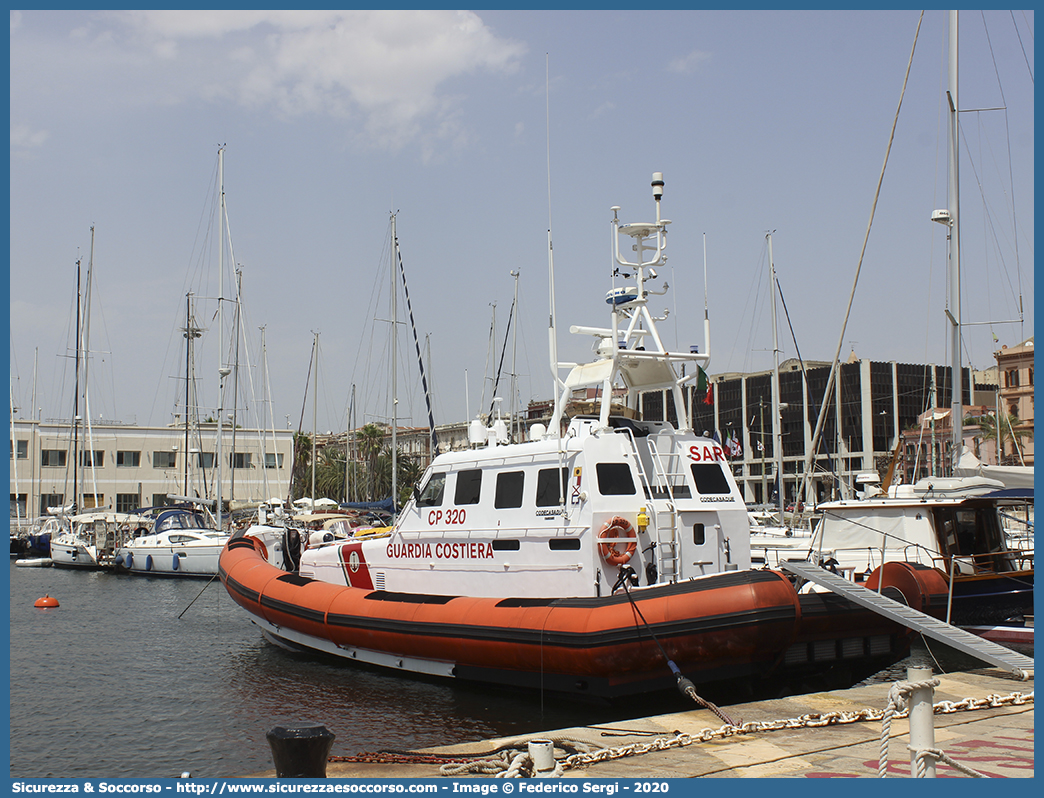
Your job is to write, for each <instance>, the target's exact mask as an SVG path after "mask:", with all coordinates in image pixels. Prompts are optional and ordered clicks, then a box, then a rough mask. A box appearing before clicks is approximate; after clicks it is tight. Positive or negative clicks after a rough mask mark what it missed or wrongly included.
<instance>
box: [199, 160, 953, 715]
mask: <svg viewBox="0 0 1044 798" xmlns="http://www.w3.org/2000/svg"><path fill="white" fill-rule="evenodd" d="M663 185H664V181H663V176H662V175H661V174H660V173H654V175H653V181H652V188H653V198H654V200H655V210H656V215H655V221H653V222H646V223H636V224H622V223H621V222H620V221H619V219H618V216H617V212H618V211H619V208H614V209H613V217H612V220H611V225H612V229H613V231H614V235H613V253H612V255H613V258H614V260H615V261H616V262H617V263H618V264H620V265H621V266H623V267H626V268H625V271H627V272H629V273H631V274H633V275H634V276H635V278H636V284H635V285H634V286H631V287H628V288H627V289H626V290H624V291H622V292H621V291H620V290H619V289H614V290H611V291H610V292H609V294H608V295H607V297H606V304H607V306H608V311H609V326H608V327H586V326H575V327H572V328H570V329H571V332H573V333H576V334H581V335H585V336H592V337H594V338H595V350H596V355H595V359H594V360H593V361H592V362H589V363H582V364H578V365H571V364H570V365H571V369H570V371H569V372H568V375H567V376H566V377H565V378H564V379H563V378H561V377H559V376H558V370H559V363H558V362H557V357H556V355H555V352H556V351H557V348H556V346H555V345H552V347H551V355H552V357H551V366H552V373H553V374H554V375H555V376H556V383H557V387H556V400H555V405H554V411H553V413H552V416H551V419H550V422H549V424H548V425H547V426H546V427H544V426H543V425H534V426H533V427H532V428H531V429H530V431H529V436H528V440H526V441H519V442H510V441H506V439H507V436H506V435H502V434H500V433H499V432H498V431H497V430H495V429H488V430H487V431H486V432H487V434H486V436H485V442H484V445H483V446H481V447H476V448H473V449H471V450H467V451H455V452H446V453H442V454H439V455H438V456H436V457H435V458H434V460H433V461H432V463H431V465H430V466H429V467H428V469H427V470H426V472H425V474H424V475H423V477H422V478H421V481H420V483H419V485H418V487H417V489H416V490H415V491H414V493H413V496H412V497H411V498H410V499H409V501H408V502H407V503H406V505H405V506H404V507H403V509H402V512H401V513H400V514H399V516H398V519H397V521H396V523H395V526H394V527H393V528H391V529H388V530H386V531H385V532H384V533H383V534H370V535H366V536H355V537H353V538H351V539H348V540H345V541H341V542H337V543H335V544H332V545H327V546H320V547H315V548H308V549H305V550H304V551H302V552H301V554H300V558H299V560H298V561H297V562H296V563H294V566H293V567H282V568H281V567H277V566H276V565H274V564H272V563H270V562H269V561H267V560H266V555H267V554H268V553H269V552H270V551H271V550H272V548H273V546H275V545H280V544H281V543H282V539H281V538H280V537H279V533H280V532H281V530H273V533H274V536H273V537H266V531H267V530H265V529H263V528H260V527H253V528H251V529H250V530H245V531H242V532H237V533H234V534H233V537H232V539H231V540H230V541H229V543H228V545H227V547H226V548H225V550H224V551H223V552H222V554H221V560H220V575H221V580H222V582H223V584H224V586H225V589H226V590H227V592H228V594H229V596H230V597H231V598H232V599H233V601H235V602H236V603H237V604H238V605H239V606H240V607H241V608H242V609H243V610H244V611H245V612H246V613H247V615H248V617H249V618H250V620H251V621H252V622H253V623H254V624H256V625H257V626H258V627H259V628H260V630H261V631H262V634H263V635H264V636H265V637H266V638H268V639H269V640H272V641H273V642H275V643H277V644H279V645H281V646H284V647H288V648H291V649H294V650H304V651H311V652H322V653H324V654H331V655H334V656H337V657H340V658H343V659H344V660H345V661H347V662H355V663H368V664H371V665H377V666H381V667H384V668H387V669H390V670H391V671H393V672H399V673H413V674H423V675H426V676H439V677H443V678H447V679H459V680H466V681H473V682H482V683H490V684H499V685H510V686H516V687H524V688H531V689H540V690H549V691H554V692H560V693H566V694H570V695H574V696H598V697H605V698H615V697H622V696H631V695H636V694H642V693H646V692H650V691H656V690H662V689H667V688H671V687H675V686H677V687H679V688H681V689H684V685H686V684H688V685H690V686H691V683H693V682H694V683H698V684H721V683H724V682H731V683H734V684H735V683H740V684H742V685H743V686H744V687H745V688H746V689H750V690H752V691H755V692H757V691H761V690H767V689H772V690H778V689H780V685H781V684H783V683H785V682H787V681H789V680H791V679H795V678H801V677H813V678H817V679H819V680H820V684H822V683H824V682H823V681H822V680H824V679H827V678H828V677H829V676H833V677H837V678H840V679H842V680H844V681H847V680H848V679H850V678H851V677H852V676H854V675H856V674H857V673H863V672H865V673H867V674H869V673H872V672H874V671H876V670H878V669H879V668H880V667H881V665H882V663H886V662H892V661H895V659H897V658H899V657H900V656H902V655H903V653H904V652H905V651H906V649H907V644H908V641H909V638H908V635H907V633H906V631H905V630H904V629H902V628H901V627H900V626H898V625H896V624H895V623H893V622H891V621H889V620H887V619H885V618H883V617H881V616H878V615H876V614H874V613H872V612H870V611H869V610H866V609H863V608H861V607H858V606H857V605H855V604H854V603H850V602H848V601H847V600H845V599H840V598H835V597H824V596H822V595H820V594H817V593H810V594H799V593H798V591H797V590H796V589H795V588H794V586H793V584H792V583H791V581H790V580H789V579H787V577H786V576H785V575H784V574H783V573H780V572H778V571H772V570H768V569H752V568H751V562H750V541H749V534H750V533H749V526H748V523H747V514H746V506H745V504H744V502H743V497H742V495H741V493H740V491H739V488H738V486H737V484H736V481H735V478H734V477H733V475H732V473H731V469H730V468H729V467H728V463H727V462H726V458H725V453H724V451H723V449H722V448H721V446H720V445H718V444H717V443H716V442H715V441H714V440H712V439H710V438H706V437H704V436H701V435H697V434H695V433H694V431H693V430H692V428H691V424H690V423H689V422H688V421H687V420H686V419H685V418H684V415H685V414H684V413H680V414H679V418H680V420H679V425H678V426H677V427H675V426H674V425H672V424H671V423H669V422H667V421H653V420H646V419H644V418H643V417H642V413H641V411H640V399H641V395H642V394H643V393H644V392H646V391H650V390H657V391H659V390H666V391H670V392H671V393H672V394H673V396H674V399H675V402H676V407H678V408H683V407H685V405H684V402H683V397H684V395H683V390H682V388H683V386H684V385H685V384H686V383H687V382H688V381H689V380H691V379H693V377H695V376H696V373H695V370H693V374H691V375H690V376H685V375H684V374H683V375H681V376H679V374H678V372H677V369H676V366H677V365H678V364H679V363H686V362H688V363H699V362H705V360H706V358H707V357H708V354H707V353H702V354H700V353H694V352H689V351H685V352H679V351H673V350H668V349H667V348H665V346H664V344H663V340H662V339H661V337H660V335H659V332H658V330H657V326H656V319H655V318H654V317H653V316H652V315H651V314H650V313H649V310H648V304H649V302H650V298H649V295H650V294H660V293H663V292H662V291H653V290H652V289H651V287H650V285H649V282H650V281H651V280H655V279H656V277H655V270H656V268H662V264H663V262H664V258H665V257H666V255H665V250H666V228H667V225H668V224H669V222H668V220H665V219H662V218H661V215H660V200H661V197H662V195H663ZM621 241H623V242H625V245H624V247H622V248H621V246H620V244H621ZM631 251H634V252H636V253H637V261H636V262H628V261H627V260H626V259H625V257H624V255H623V254H622V252H631ZM553 283H554V280H553V276H552V279H551V284H552V297H553ZM551 306H552V309H553V307H554V303H553V301H552V304H551ZM551 319H552V327H551V335H550V337H551V339H552V341H553V338H554V327H553V319H554V313H553V312H552V313H551ZM588 389H591V391H592V392H597V394H598V397H597V398H596V399H595V401H594V404H593V407H591V408H590V412H588V409H587V408H584V407H579V406H576V405H573V403H572V399H573V396H574V394H580V393H583V394H584V395H585V396H586V395H588ZM584 404H586V403H584ZM268 559H271V558H270V557H269V558H268ZM902 570H903V572H904V574H905V576H906V577H907V579H908V581H907V582H906V587H905V588H896V587H893V586H892V583H891V582H889V584H888V585H886V586H885V587H884V591H885V593H886V594H888V593H891V594H892V595H893V596H896V597H902V600H903V601H906V602H910V603H911V604H912V605H913V606H915V607H917V608H919V609H925V610H930V611H933V612H938V611H939V609H940V607H939V605H938V604H937V603H936V600H937V599H938V597H939V596H941V595H942V594H943V593H944V587H943V584H942V580H941V578H940V576H939V575H938V573H937V572H936V571H933V570H931V569H918V568H913V567H911V568H909V569H902ZM907 594H908V595H907ZM857 678H858V676H857ZM689 680H691V682H690V681H689ZM847 683H848V684H851V682H850V681H847Z"/></svg>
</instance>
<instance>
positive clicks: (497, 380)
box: [489, 300, 515, 418]
mask: <svg viewBox="0 0 1044 798" xmlns="http://www.w3.org/2000/svg"><path fill="white" fill-rule="evenodd" d="M514 313H515V301H514V300H511V309H510V310H509V311H508V320H507V326H506V327H504V346H502V347H501V348H500V364H499V365H498V366H497V376H496V378H495V379H494V380H493V397H492V399H491V401H490V404H489V417H490V418H493V406H494V405H495V404H496V398H497V388H498V387H499V386H500V375H501V373H502V372H503V370H504V355H505V354H507V344H508V331H509V330H510V329H511V318H512V316H514Z"/></svg>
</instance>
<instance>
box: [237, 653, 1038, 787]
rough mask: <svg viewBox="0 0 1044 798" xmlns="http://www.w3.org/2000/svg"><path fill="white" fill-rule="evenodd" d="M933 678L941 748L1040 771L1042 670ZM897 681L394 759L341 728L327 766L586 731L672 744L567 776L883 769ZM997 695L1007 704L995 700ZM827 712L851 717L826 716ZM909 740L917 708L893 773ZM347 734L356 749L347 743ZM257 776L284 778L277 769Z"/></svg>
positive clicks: (994, 771)
mask: <svg viewBox="0 0 1044 798" xmlns="http://www.w3.org/2000/svg"><path fill="white" fill-rule="evenodd" d="M935 678H937V679H938V680H939V685H938V686H937V687H936V688H935V691H934V702H935V704H936V705H938V704H939V703H940V702H951V703H950V704H949V705H948V706H949V707H950V708H954V709H955V711H951V712H947V713H942V714H940V713H938V712H936V714H935V715H934V745H935V748H936V749H939V750H941V751H942V752H943V753H944V754H946V755H947V756H949V757H950V758H952V759H953V760H955V761H956V762H957V763H958V764H960V765H963V766H965V767H967V768H971V769H972V770H974V771H977V772H979V773H981V774H983V775H986V776H991V777H1008V778H1012V777H1017V778H1028V777H1032V776H1033V775H1034V762H1033V707H1034V705H1033V699H1032V694H1033V681H1032V680H1030V681H1019V680H1017V679H1015V678H1014V677H1011V676H1009V675H1008V674H1006V673H1004V672H1003V671H999V670H994V669H988V670H978V671H966V672H959V673H953V674H945V675H938V676H936V677H935ZM891 687H892V685H891V684H875V685H870V686H866V687H856V688H851V689H847V690H838V691H831V692H824V693H811V694H807V695H800V696H791V697H788V698H781V699H775V700H770V701H758V702H754V703H749V704H737V705H733V706H729V707H727V708H724V709H725V711H726V712H727V714H728V715H729V717H731V718H732V719H734V720H735V722H736V724H737V725H739V726H742V725H743V724H754V726H764V725H766V724H768V723H769V722H771V721H780V720H790V721H791V722H790V723H789V724H786V726H785V727H784V728H778V729H775V730H769V729H762V730H755V731H751V732H749V733H744V734H733V735H731V736H722V735H720V734H719V735H715V734H714V733H713V732H714V730H720V729H721V727H722V725H723V724H722V721H721V720H720V719H719V718H718V717H717V716H715V715H714V714H713V713H712V712H710V711H709V710H706V709H692V710H688V711H682V712H676V713H672V714H668V715H657V716H651V717H644V718H636V719H633V720H627V721H620V722H618V723H614V724H611V725H609V724H605V725H599V726H585V727H577V728H571V729H559V730H554V731H534V732H533V733H532V734H525V735H518V736H514V737H507V738H501V739H495V740H483V741H478V742H464V743H459V742H458V743H452V742H450V741H448V742H447V745H444V746H439V747H437V748H428V749H423V750H419V751H416V752H414V753H415V754H416V756H415V757H403V756H390V757H386V759H387V760H389V761H385V762H373V761H369V762H365V761H344V760H343V759H340V758H357V757H356V755H357V754H358V753H360V752H358V751H353V750H351V748H350V741H351V737H350V735H344V736H340V737H338V744H337V746H336V747H335V748H334V750H333V751H332V752H331V757H332V759H331V761H330V763H329V766H328V768H327V775H328V777H330V778H447V776H445V775H443V774H441V773H440V767H441V765H440V758H441V757H449V756H451V755H454V754H455V755H458V756H459V757H460V758H462V759H463V758H466V757H465V756H464V755H469V756H473V755H476V754H491V753H492V752H495V751H497V750H498V749H504V748H505V747H510V748H513V749H515V750H519V751H523V752H524V751H526V748H527V743H528V741H530V740H534V739H544V740H552V741H582V742H586V743H588V744H589V745H590V746H591V747H592V748H605V747H609V748H612V749H616V751H617V752H619V751H621V750H622V751H625V752H632V751H638V750H640V749H646V748H649V747H650V746H649V744H650V743H653V744H654V745H664V744H667V745H669V746H670V747H667V748H666V749H665V750H649V751H648V752H646V753H633V754H631V755H625V756H621V757H619V758H611V759H607V760H606V761H597V762H591V763H587V764H583V765H580V766H576V767H570V768H567V769H565V770H564V771H563V772H562V773H561V776H562V777H563V778H586V779H620V780H623V779H664V778H699V777H715V778H751V777H775V778H780V777H783V778H835V777H841V778H876V777H877V776H878V760H879V755H880V750H881V730H882V721H881V719H880V716H881V712H882V711H884V710H885V709H886V708H887V706H888V703H889V691H890V689H891ZM1013 694H1014V695H1013ZM991 696H992V697H993V698H992V699H991V698H990V697H991ZM968 699H970V701H969V700H968ZM685 700H688V699H685ZM991 701H992V703H994V704H997V705H996V706H985V705H987V704H988V703H991ZM853 718H854V719H853ZM826 720H833V721H838V720H842V721H843V722H831V723H830V724H829V725H817V724H822V723H824V722H825V721H826ZM331 731H334V732H336V731H337V730H336V729H333V730H331ZM708 732H710V733H709V734H708ZM701 733H702V738H701ZM682 735H688V737H685V736H682ZM909 739H910V738H909V723H908V721H907V719H905V718H903V719H894V720H892V722H891V735H890V743H889V756H888V764H887V769H886V775H887V776H888V777H894V778H905V777H909V776H910V768H911V761H910V760H911V757H910V752H909V750H908V748H907V746H908V744H909ZM657 741H659V742H657ZM672 741H673V742H672ZM346 745H347V746H349V747H348V749H347V750H345V748H344V747H343V746H346ZM569 745H571V743H567V744H566V747H561V748H560V747H559V746H558V744H557V743H556V750H555V755H556V758H557V759H559V760H561V759H563V757H565V756H566V754H567V753H572V752H573V751H575V748H574V749H572V750H570V748H569V747H568V746H569ZM936 771H937V776H938V777H940V778H947V777H955V776H959V777H964V776H965V775H966V774H964V773H962V772H961V771H960V770H959V769H958V768H954V767H952V766H951V765H949V764H946V763H943V762H940V763H939V764H938V765H937V766H936ZM256 775H257V776H260V777H274V775H275V772H274V771H269V772H266V773H261V774H256ZM490 775H491V774H489V773H475V772H471V773H467V772H464V773H459V774H457V775H453V776H449V778H457V779H460V778H476V777H487V778H488V777H489V776H490Z"/></svg>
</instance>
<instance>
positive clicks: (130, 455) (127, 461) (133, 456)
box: [116, 450, 141, 468]
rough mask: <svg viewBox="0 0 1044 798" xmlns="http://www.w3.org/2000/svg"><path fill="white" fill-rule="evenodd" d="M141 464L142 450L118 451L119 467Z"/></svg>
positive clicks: (117, 461)
mask: <svg viewBox="0 0 1044 798" xmlns="http://www.w3.org/2000/svg"><path fill="white" fill-rule="evenodd" d="M139 466H141V452H121V451H118V450H117V452H116V467H117V468H138V467H139Z"/></svg>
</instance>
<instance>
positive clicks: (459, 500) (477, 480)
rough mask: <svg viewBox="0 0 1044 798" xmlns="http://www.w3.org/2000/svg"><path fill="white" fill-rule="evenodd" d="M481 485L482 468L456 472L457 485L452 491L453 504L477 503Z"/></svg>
mask: <svg viewBox="0 0 1044 798" xmlns="http://www.w3.org/2000/svg"><path fill="white" fill-rule="evenodd" d="M481 487H482V470H481V469H478V468H473V469H469V470H467V471H461V472H460V473H458V474H457V487H456V489H455V490H454V492H453V503H454V504H478V501H479V491H480V488H481Z"/></svg>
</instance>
